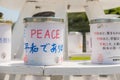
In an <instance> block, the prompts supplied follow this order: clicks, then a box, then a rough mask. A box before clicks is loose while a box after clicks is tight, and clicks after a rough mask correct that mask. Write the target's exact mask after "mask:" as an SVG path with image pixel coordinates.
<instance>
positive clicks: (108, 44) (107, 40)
mask: <svg viewBox="0 0 120 80" xmlns="http://www.w3.org/2000/svg"><path fill="white" fill-rule="evenodd" d="M94 35H96V40H98V41H99V45H100V46H102V49H103V50H116V49H120V37H119V35H120V32H112V31H107V32H102V31H97V32H94Z"/></svg>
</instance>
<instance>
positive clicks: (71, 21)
mask: <svg viewBox="0 0 120 80" xmlns="http://www.w3.org/2000/svg"><path fill="white" fill-rule="evenodd" d="M105 14H117V15H120V7H118V8H113V9H109V10H105ZM68 26H69V29H68V30H69V31H81V32H89V31H90V27H89V22H88V18H87V15H86V13H85V12H80V13H68Z"/></svg>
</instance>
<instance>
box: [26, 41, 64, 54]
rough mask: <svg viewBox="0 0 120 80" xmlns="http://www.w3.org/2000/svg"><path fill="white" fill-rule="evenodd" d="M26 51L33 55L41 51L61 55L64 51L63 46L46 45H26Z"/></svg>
mask: <svg viewBox="0 0 120 80" xmlns="http://www.w3.org/2000/svg"><path fill="white" fill-rule="evenodd" d="M25 50H26V52H29V53H32V54H33V53H37V52H39V51H42V52H43V53H61V52H62V51H63V44H56V43H52V44H50V43H45V44H40V45H39V46H37V45H36V44H35V43H31V44H29V43H25Z"/></svg>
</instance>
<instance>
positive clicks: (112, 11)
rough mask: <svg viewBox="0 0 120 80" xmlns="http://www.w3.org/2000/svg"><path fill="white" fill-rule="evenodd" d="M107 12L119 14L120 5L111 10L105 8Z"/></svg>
mask: <svg viewBox="0 0 120 80" xmlns="http://www.w3.org/2000/svg"><path fill="white" fill-rule="evenodd" d="M105 13H106V14H117V15H120V7H117V8H113V9H109V10H105Z"/></svg>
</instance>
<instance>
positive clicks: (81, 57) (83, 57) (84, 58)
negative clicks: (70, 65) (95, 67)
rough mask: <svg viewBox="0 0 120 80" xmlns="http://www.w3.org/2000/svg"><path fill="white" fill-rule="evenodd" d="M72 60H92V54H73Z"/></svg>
mask: <svg viewBox="0 0 120 80" xmlns="http://www.w3.org/2000/svg"><path fill="white" fill-rule="evenodd" d="M69 59H70V60H90V59H91V58H90V56H71V57H69Z"/></svg>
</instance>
